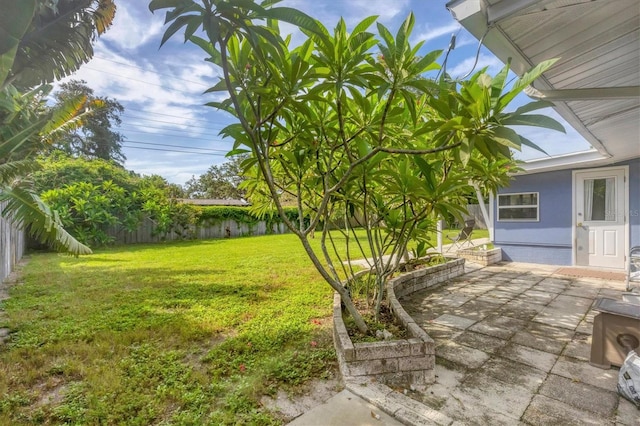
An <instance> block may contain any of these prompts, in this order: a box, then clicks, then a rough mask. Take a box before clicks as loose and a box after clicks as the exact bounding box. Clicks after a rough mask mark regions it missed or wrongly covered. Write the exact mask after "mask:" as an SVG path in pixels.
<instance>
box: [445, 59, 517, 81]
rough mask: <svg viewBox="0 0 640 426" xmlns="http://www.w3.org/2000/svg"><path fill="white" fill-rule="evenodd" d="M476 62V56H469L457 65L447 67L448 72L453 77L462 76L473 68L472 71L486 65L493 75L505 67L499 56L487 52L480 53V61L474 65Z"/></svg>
mask: <svg viewBox="0 0 640 426" xmlns="http://www.w3.org/2000/svg"><path fill="white" fill-rule="evenodd" d="M475 62H476V58H475V57H471V58H467V59H465V60H463V61H462V62H460V63H459V64H458V65H456V66H455V67H453V68H450V69H447V73H448V74H449V75H450V76H451V77H453V78H460V77H463V76H465V75H467V74H468V73H469V72H471V71H472V70H473V71H472V72H476V71H478V70H480V69H482V68H484V67H489V68H488V73H489V74H491V75H493V74H496V73H497V72H498V71H500V70H501V69H502V67H504V64H503V63H502V62H500V60H499V59H498V58H496V57H495V56H489V55H485V54H480V56H479V57H478V62H477V64H475V67H474V63H475Z"/></svg>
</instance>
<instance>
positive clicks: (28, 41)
mask: <svg viewBox="0 0 640 426" xmlns="http://www.w3.org/2000/svg"><path fill="white" fill-rule="evenodd" d="M115 11H116V6H115V3H114V1H113V0H60V1H58V2H57V8H55V9H54V8H52V7H41V8H40V9H39V10H38V11H37V12H36V15H35V16H34V19H33V21H32V24H31V27H30V28H29V30H28V31H27V33H26V34H25V35H24V37H23V38H22V40H21V41H20V44H19V46H18V52H17V54H16V57H15V62H14V64H13V68H12V74H13V77H14V79H15V80H14V83H15V84H16V85H18V86H21V87H33V86H35V85H38V84H43V83H47V82H52V81H54V80H59V79H61V78H63V77H66V76H68V75H69V74H71V73H73V72H75V71H77V70H78V68H79V67H80V66H81V65H82V64H84V63H86V62H88V61H89V60H90V59H91V58H92V57H93V46H92V42H93V41H95V39H96V37H98V36H99V35H101V34H102V33H103V32H104V31H105V30H106V29H107V28H108V27H109V26H110V25H111V23H112V22H113V18H114V16H115Z"/></svg>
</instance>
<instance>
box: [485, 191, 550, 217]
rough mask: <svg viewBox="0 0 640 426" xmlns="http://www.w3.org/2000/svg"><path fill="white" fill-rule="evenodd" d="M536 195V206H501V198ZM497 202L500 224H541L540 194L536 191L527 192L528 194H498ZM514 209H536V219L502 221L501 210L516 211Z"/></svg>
mask: <svg viewBox="0 0 640 426" xmlns="http://www.w3.org/2000/svg"><path fill="white" fill-rule="evenodd" d="M531 194H535V196H536V204H535V205H534V204H526V205H525V204H523V205H520V204H518V205H510V206H500V197H502V196H513V195H531ZM497 198H498V199H497V201H496V206H497V216H498V217H497V219H498V222H540V193H539V192H535V191H527V192H507V193H502V194H498V196H497ZM514 208H527V209H532V208H535V209H536V217H535V219H533V218H530V219H529V218H523V219H500V210H502V209H514Z"/></svg>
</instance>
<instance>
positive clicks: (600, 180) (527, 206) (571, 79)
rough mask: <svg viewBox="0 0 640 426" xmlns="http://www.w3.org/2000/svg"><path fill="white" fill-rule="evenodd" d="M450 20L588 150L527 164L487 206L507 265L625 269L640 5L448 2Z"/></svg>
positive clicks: (635, 223)
mask: <svg viewBox="0 0 640 426" xmlns="http://www.w3.org/2000/svg"><path fill="white" fill-rule="evenodd" d="M447 7H448V9H449V10H450V11H451V13H452V15H453V16H454V18H455V19H456V20H458V21H459V22H460V23H461V25H462V26H463V27H464V28H466V29H467V30H468V31H469V32H470V33H471V34H473V35H474V36H475V37H476V38H478V39H479V40H482V43H483V44H484V46H485V47H487V48H488V49H489V50H490V51H491V52H493V53H494V54H495V55H496V56H497V57H498V58H499V59H501V60H502V61H503V62H505V63H506V61H507V60H508V59H509V58H511V61H512V62H511V69H512V70H513V71H514V72H515V73H516V74H518V75H521V74H522V73H524V72H525V71H527V70H528V69H530V68H532V67H533V66H535V65H536V64H538V63H540V62H541V61H544V60H547V59H551V58H560V59H559V61H558V62H556V63H555V64H554V65H553V67H552V68H550V69H549V70H548V71H547V72H545V73H544V75H543V77H542V78H539V79H538V80H536V81H535V82H534V83H533V85H532V86H533V87H530V88H529V89H528V90H527V94H528V95H529V96H531V97H534V98H540V99H547V100H550V101H552V102H554V105H555V106H554V109H555V110H556V111H557V112H558V113H559V114H560V115H561V116H562V117H563V118H564V119H565V120H566V121H567V122H568V123H569V124H570V125H571V126H572V127H574V128H575V129H576V130H577V131H578V132H579V133H580V134H581V135H582V136H583V137H584V138H585V139H586V141H587V142H589V144H591V146H592V147H593V149H591V150H588V151H583V152H578V153H575V154H567V155H561V156H555V157H550V158H544V159H540V160H536V161H530V162H528V163H526V164H525V165H524V170H525V171H524V173H521V174H518V175H516V176H515V178H514V180H513V182H512V184H511V185H510V186H509V187H508V188H504V189H502V190H501V191H499V193H498V194H497V196H496V197H494V199H493V200H491V209H490V216H492V217H491V218H490V222H491V224H492V229H491V231H492V232H491V234H492V238H493V241H494V244H495V245H496V246H498V247H501V248H502V250H503V258H504V259H505V260H513V261H521V262H532V263H547V264H557V265H575V266H588V267H605V268H615V269H624V268H625V266H626V263H627V262H628V259H627V257H628V253H629V250H630V248H631V247H634V246H640V2H639V1H638V0H617V1H592V0H571V1H567V0H454V1H450V2H449V3H448V4H447Z"/></svg>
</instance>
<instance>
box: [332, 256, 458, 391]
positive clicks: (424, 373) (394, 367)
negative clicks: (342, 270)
mask: <svg viewBox="0 0 640 426" xmlns="http://www.w3.org/2000/svg"><path fill="white" fill-rule="evenodd" d="M463 273H464V259H454V260H450V261H449V262H447V263H445V264H442V265H437V266H434V267H431V268H425V269H419V270H416V271H413V272H408V273H406V274H402V275H400V276H399V277H397V278H394V279H393V280H391V281H389V283H388V288H387V297H388V301H389V305H390V307H391V310H392V311H393V313H394V315H395V316H396V318H397V319H398V320H399V321H400V322H401V323H402V325H403V326H404V327H405V329H406V330H407V332H408V334H409V336H410V337H409V338H408V339H401V340H386V341H380V342H367V343H353V342H352V341H351V338H350V337H349V334H348V333H347V329H346V327H345V325H344V321H343V317H342V308H341V304H340V295H339V294H337V293H336V294H335V295H334V298H333V341H334V345H335V348H336V352H337V355H338V363H339V365H340V371H341V373H342V375H343V376H344V377H362V376H365V377H372V378H376V379H377V380H380V381H382V382H383V383H387V384H390V385H393V386H402V387H405V388H409V389H424V388H425V387H426V385H428V384H430V383H433V382H434V381H435V373H434V368H435V358H436V357H435V342H434V341H433V339H432V338H431V337H429V335H428V334H427V333H426V332H425V331H424V330H423V329H422V328H421V327H420V326H418V324H416V323H415V321H414V320H413V318H411V317H410V316H409V314H407V313H406V312H405V310H404V309H403V308H402V306H401V305H400V302H399V301H398V298H400V297H403V296H406V295H408V294H411V293H413V292H415V291H418V290H422V289H424V288H427V287H431V286H433V285H436V284H438V283H441V282H443V281H446V280H448V279H450V278H454V277H456V276H458V275H461V274H463Z"/></svg>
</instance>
